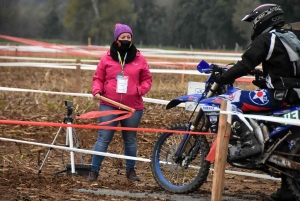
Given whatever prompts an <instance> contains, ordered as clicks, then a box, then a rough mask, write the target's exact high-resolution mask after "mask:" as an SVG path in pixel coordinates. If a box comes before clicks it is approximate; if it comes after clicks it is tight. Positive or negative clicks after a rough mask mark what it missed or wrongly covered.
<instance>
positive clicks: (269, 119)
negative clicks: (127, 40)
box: [0, 87, 300, 180]
mask: <svg viewBox="0 0 300 201" xmlns="http://www.w3.org/2000/svg"><path fill="white" fill-rule="evenodd" d="M0 91H14V92H33V93H47V94H57V95H65V96H66V95H69V96H78V97H90V98H91V97H92V95H91V94H83V93H68V92H53V91H43V90H32V89H19V88H9V87H0ZM143 100H144V101H145V102H149V103H156V104H164V105H166V104H167V103H168V102H169V101H168V100H159V99H151V98H143ZM178 106H179V107H185V104H183V103H181V104H180V105H178ZM220 113H225V114H235V115H239V116H241V115H242V116H244V117H246V118H254V119H261V120H268V121H273V122H280V123H288V124H292V125H297V126H300V122H299V120H295V119H284V118H280V117H270V116H260V115H243V114H236V113H233V112H229V111H220ZM3 121H4V120H0V123H3ZM19 123H20V122H19ZM30 123H33V122H30ZM40 123H42V122H36V125H39V124H40ZM59 125H60V126H61V124H59ZM71 126H74V125H71ZM80 126H82V127H85V126H86V125H80ZM65 127H67V125H66V126H65ZM113 129H120V127H118V128H113ZM136 130H139V131H148V132H163V131H166V130H159V129H153V130H152V129H149V130H147V129H143V128H137V129H136ZM173 132H174V131H173ZM179 133H180V132H179ZM181 133H182V132H181ZM198 134H199V133H198ZM210 135H211V134H210ZM0 140H3V141H10V142H19V143H25V144H32V145H38V146H45V147H52V148H58V149H65V150H67V151H74V152H81V153H88V154H96V155H103V156H109V157H116V158H123V159H126V157H128V156H124V155H118V154H111V153H101V152H97V153H94V152H93V151H91V150H84V149H77V148H68V147H62V146H55V145H50V144H42V143H34V142H27V141H22V140H15V139H8V138H0ZM128 159H132V160H137V161H143V162H150V159H145V158H138V157H137V158H135V157H134V159H133V158H132V157H130V158H128ZM195 168H197V167H195ZM211 170H212V171H214V170H213V169H211ZM225 173H227V174H236V175H243V176H249V177H256V178H262V179H271V180H280V179H278V178H274V177H271V176H269V175H265V174H255V173H249V172H239V171H232V170H225Z"/></svg>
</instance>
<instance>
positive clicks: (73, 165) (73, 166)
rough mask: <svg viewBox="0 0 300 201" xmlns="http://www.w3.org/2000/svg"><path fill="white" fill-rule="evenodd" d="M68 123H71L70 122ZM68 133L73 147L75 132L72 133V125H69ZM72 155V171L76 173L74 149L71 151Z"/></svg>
mask: <svg viewBox="0 0 300 201" xmlns="http://www.w3.org/2000/svg"><path fill="white" fill-rule="evenodd" d="M68 124H71V123H70V122H68ZM67 135H68V136H69V142H70V146H69V147H70V148H74V147H73V136H72V135H73V134H72V127H67ZM70 157H71V170H72V171H71V173H72V174H75V162H74V151H70Z"/></svg>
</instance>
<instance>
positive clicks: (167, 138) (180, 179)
mask: <svg viewBox="0 0 300 201" xmlns="http://www.w3.org/2000/svg"><path fill="white" fill-rule="evenodd" d="M186 127H187V126H186V124H184V123H178V124H174V125H172V126H170V127H169V128H167V129H168V130H186ZM183 137H184V135H182V134H178V133H162V134H161V135H160V136H159V137H158V139H157V141H156V143H155V145H154V147H153V151H152V158H151V170H152V174H153V176H154V178H155V180H156V182H157V183H158V185H159V186H160V187H161V188H163V189H165V190H167V191H170V192H173V193H188V192H193V191H195V190H197V189H199V188H200V186H201V185H202V184H203V183H204V182H205V181H206V179H207V176H208V173H209V168H210V163H209V162H208V161H206V160H205V158H206V156H207V154H208V152H209V144H208V141H207V139H206V137H204V136H200V135H193V136H192V137H191V138H190V140H189V142H188V144H187V146H186V148H185V150H183V154H182V155H181V156H178V157H176V151H177V149H178V145H179V144H180V142H181V141H182V139H183Z"/></svg>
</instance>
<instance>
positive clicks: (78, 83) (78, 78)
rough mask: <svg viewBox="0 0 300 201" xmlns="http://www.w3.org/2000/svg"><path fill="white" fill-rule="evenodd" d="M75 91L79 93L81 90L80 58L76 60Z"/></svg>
mask: <svg viewBox="0 0 300 201" xmlns="http://www.w3.org/2000/svg"><path fill="white" fill-rule="evenodd" d="M76 63H77V65H76V76H75V77H76V85H75V86H76V92H77V93H80V92H81V69H80V63H81V61H80V59H77V60H76Z"/></svg>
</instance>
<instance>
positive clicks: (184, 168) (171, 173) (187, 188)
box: [151, 61, 300, 200]
mask: <svg viewBox="0 0 300 201" xmlns="http://www.w3.org/2000/svg"><path fill="white" fill-rule="evenodd" d="M224 69H225V70H226V69H228V66H225V67H224ZM197 70H198V71H199V72H200V73H206V74H209V73H210V75H208V78H207V79H206V81H205V89H204V92H203V93H202V94H191V95H186V96H181V97H178V98H175V99H173V100H171V101H170V102H169V103H168V104H167V106H166V109H170V108H173V107H175V106H177V105H179V104H180V103H183V102H194V103H197V104H198V105H199V107H200V110H199V111H198V112H196V111H195V110H196V108H197V107H196V108H195V110H194V112H193V113H192V114H191V117H190V119H189V121H188V122H178V123H175V124H173V125H171V126H169V127H167V128H166V129H168V130H175V131H178V130H180V131H187V132H188V131H198V132H207V133H217V131H218V121H219V114H220V104H221V102H222V100H223V99H226V100H228V98H230V94H232V93H233V92H235V91H237V90H241V89H240V88H238V87H234V86H233V84H229V85H221V84H217V83H215V82H214V80H213V76H212V73H214V72H212V66H211V65H209V64H208V63H206V62H205V61H201V62H200V63H199V65H198V66H197ZM255 77H256V78H258V76H255ZM198 105H197V106H198ZM234 107H235V106H234V105H232V111H234V112H236V113H240V114H242V111H240V110H239V109H236V107H235V109H234ZM299 110H300V105H298V106H297V105H290V106H286V107H284V108H281V109H278V110H273V111H265V112H252V113H251V112H250V113H247V114H256V115H264V116H267V115H268V116H275V117H282V118H291V119H299V118H300V113H299ZM240 116H241V115H233V116H232V126H231V135H230V140H229V146H228V157H227V162H228V163H229V164H230V165H231V166H233V167H237V168H242V169H249V170H260V171H263V172H265V173H267V174H268V175H270V176H272V177H276V178H280V177H282V179H285V180H286V183H287V185H288V188H289V189H290V190H291V193H292V194H293V195H294V196H295V197H296V198H297V200H300V155H299V154H300V141H298V138H300V130H299V127H297V126H294V125H287V124H282V123H277V122H271V121H266V120H258V119H250V118H240ZM192 119H193V121H191V120H192ZM242 122H243V123H244V124H246V125H247V127H248V129H246V130H245V129H240V127H241V126H240V125H241V123H242ZM239 132H253V135H254V136H255V138H256V139H257V141H258V143H260V145H261V147H262V152H261V153H258V154H256V155H254V156H248V157H245V158H242V159H236V160H231V159H230V158H231V156H232V155H234V154H235V153H236V152H237V151H238V150H240V149H241V148H242V142H241V141H242V140H241V138H240V137H239V136H241V133H239ZM209 141H210V139H209V137H207V136H205V135H197V134H188V133H185V134H178V133H172V132H166V133H161V134H160V135H159V136H158V138H157V140H156V142H155V143H154V146H153V150H152V156H151V171H152V174H153V176H154V178H155V180H156V182H157V183H158V185H159V186H160V187H161V188H163V189H165V190H167V191H169V192H173V193H190V192H193V191H195V190H197V189H199V188H200V187H201V185H202V184H203V183H204V182H206V180H207V176H208V174H209V170H210V165H211V164H210V162H209V161H207V160H206V156H207V154H208V153H209V150H210V143H211V142H209Z"/></svg>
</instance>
